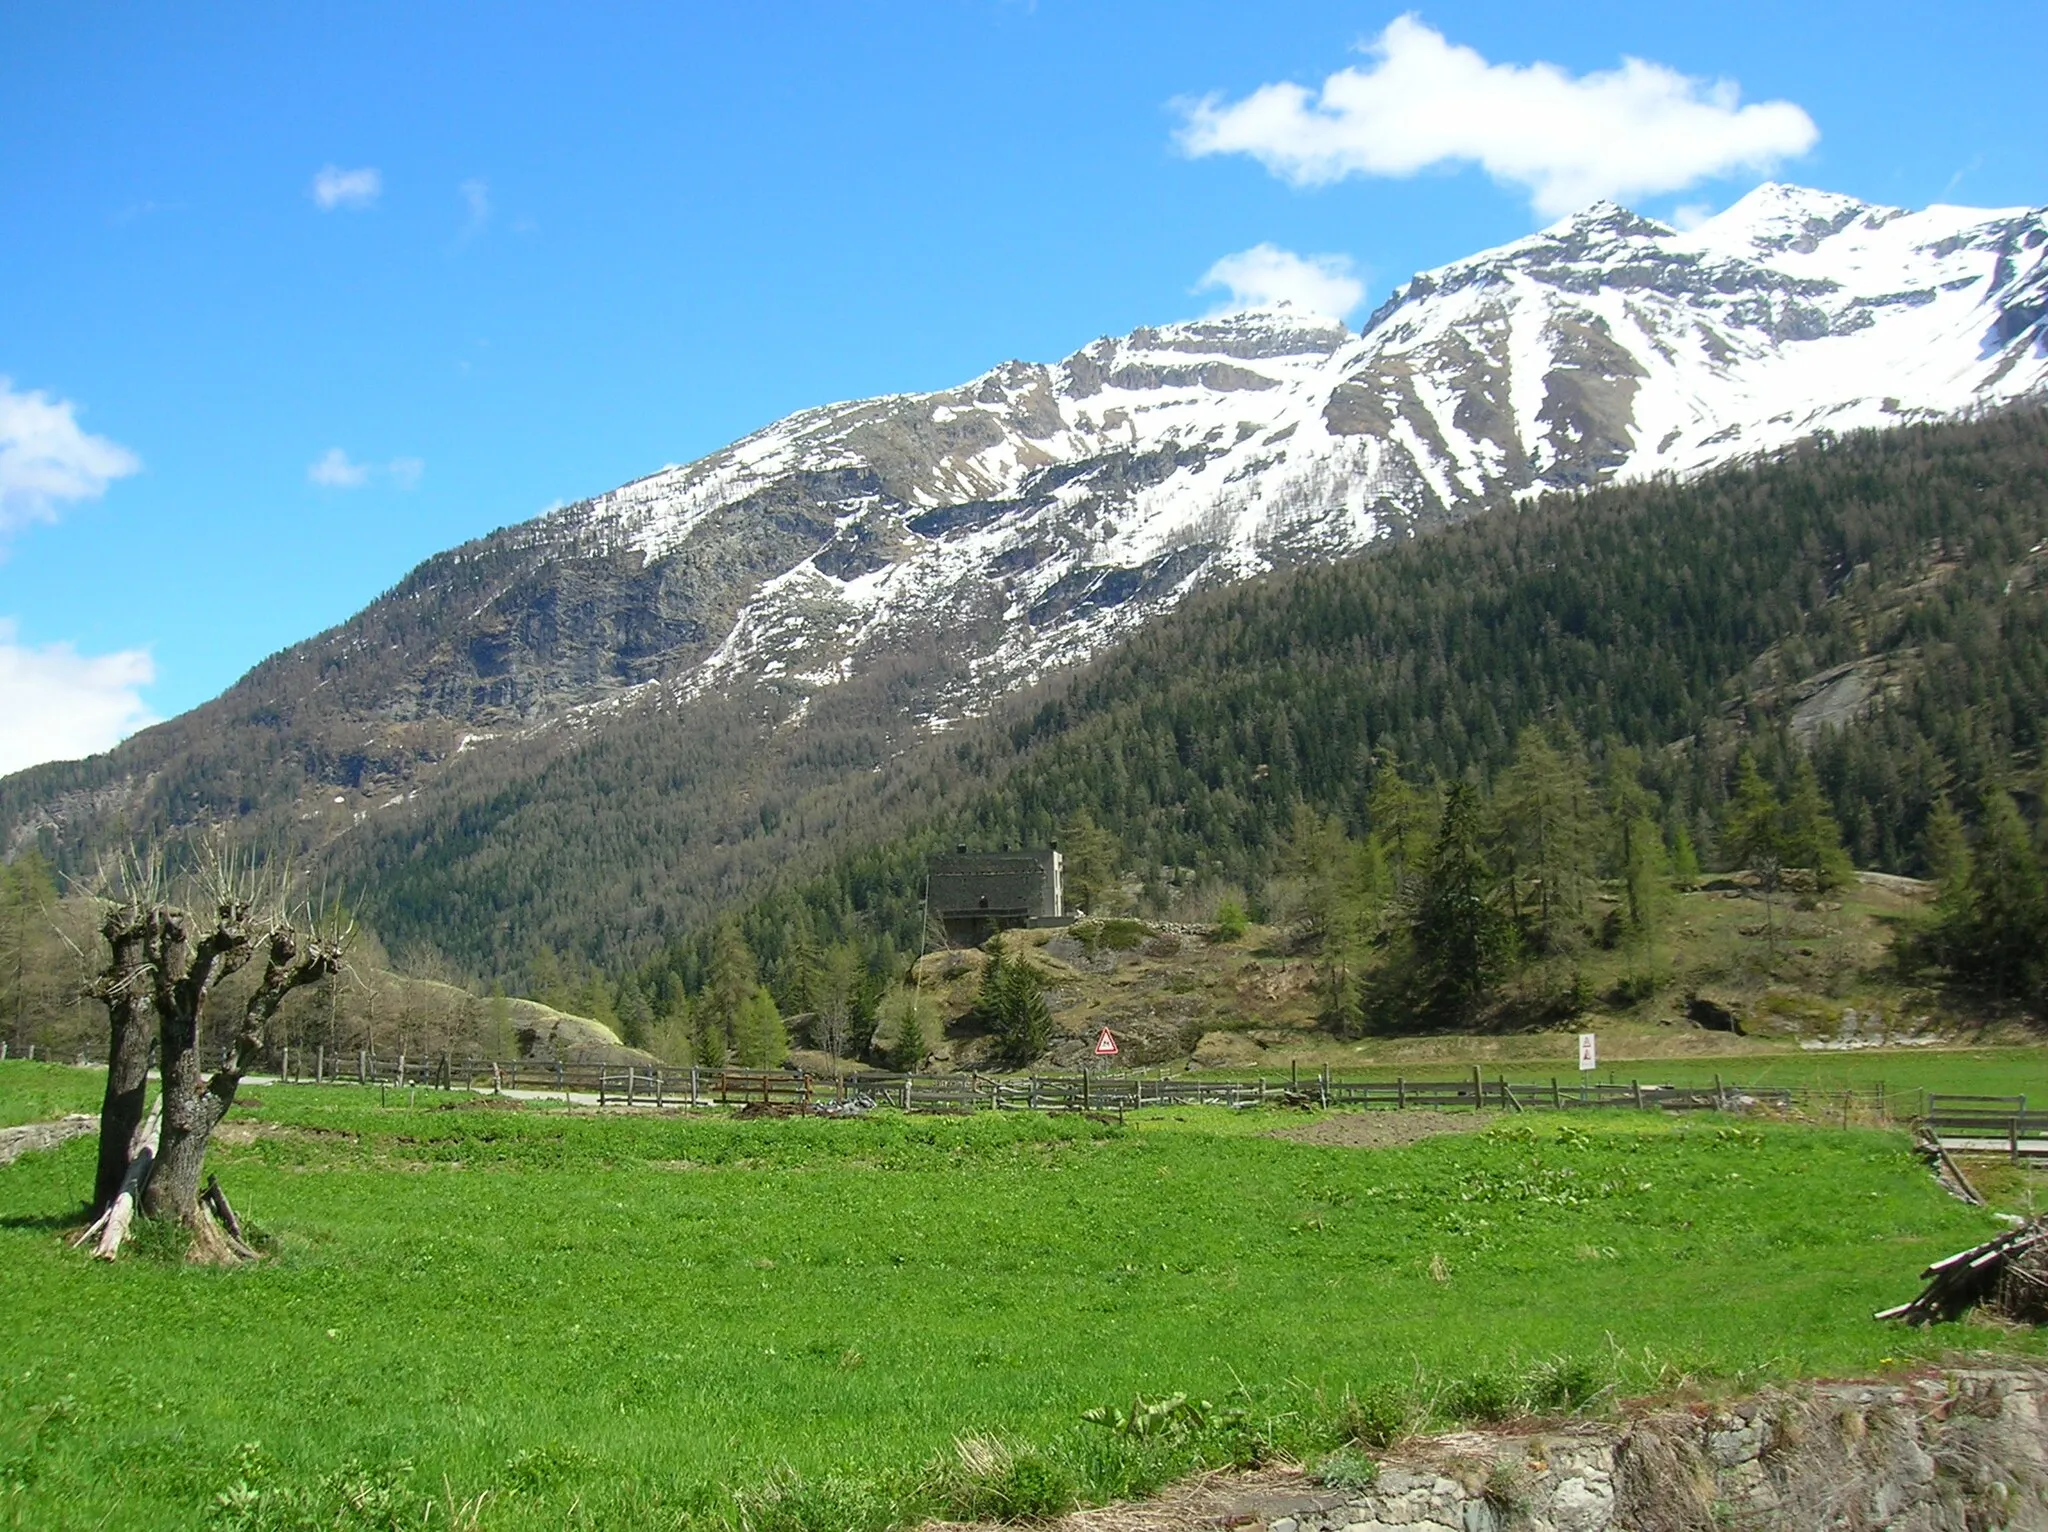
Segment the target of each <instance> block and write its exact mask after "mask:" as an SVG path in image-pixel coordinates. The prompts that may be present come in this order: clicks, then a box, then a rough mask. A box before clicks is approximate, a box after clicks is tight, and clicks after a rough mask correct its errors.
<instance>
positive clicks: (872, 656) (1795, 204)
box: [0, 185, 2048, 841]
mask: <svg viewBox="0 0 2048 1532" xmlns="http://www.w3.org/2000/svg"><path fill="white" fill-rule="evenodd" d="M2044 388H2048V210H2041V209H2036V210H2031V211H2028V210H2009V211H2003V212H1986V211H1982V210H1971V209H1959V208H1945V207H1937V208H1932V209H1928V210H1926V211H1923V212H1917V213H1909V212H1904V211H1901V210H1898V209H1894V208H1882V207H1872V206H1868V205H1865V204H1863V203H1859V202H1855V201H1852V200H1850V199H1848V198H1845V197H1839V196H1834V195H1831V194H1828V193H1823V192H1814V191H1805V190H1801V189H1798V188H1794V187H1786V186H1775V185H1773V186H1765V187H1761V188H1759V189H1758V190H1757V191H1755V192H1753V193H1751V194H1750V195H1749V196H1748V197H1746V198H1744V199H1743V200H1742V201H1741V202H1739V203H1737V204H1736V205H1735V206H1734V207H1732V208H1730V209H1729V210H1728V211H1726V212H1725V213H1723V214H1721V215H1720V216H1719V217H1717V218H1714V219H1712V220H1710V221H1709V222H1707V223H1705V224H1704V225H1702V226H1700V227H1699V228H1696V229H1693V230H1690V231H1688V232H1679V231H1676V230H1674V229H1671V228H1668V227H1666V226H1664V225H1662V224H1659V223H1655V222H1652V221H1650V220H1648V219H1644V218H1641V217H1638V216H1636V215H1635V214H1632V213H1630V212H1627V211H1626V210H1624V209H1622V208H1619V207H1615V206H1612V205H1609V204H1600V205H1597V206H1595V207H1592V208H1589V209H1587V210H1586V211H1584V212H1582V213H1580V214H1577V215H1575V216H1574V217H1571V218H1568V219H1566V220H1564V221H1562V222H1560V223H1558V224H1556V225H1554V226H1552V227H1551V228H1548V229H1545V230H1543V231H1541V232H1540V233H1537V234H1534V235H1531V236H1530V237H1528V238H1526V239H1523V240H1519V241H1516V242H1515V243H1513V244H1510V245H1506V246H1503V247H1501V248H1500V249H1497V250H1491V251H1487V252H1485V253H1483V254H1480V255H1476V256H1474V257H1472V258H1470V259H1468V260H1464V261H1459V262H1457V263H1454V264H1452V265H1450V266H1446V267H1443V268H1441V269H1440V270H1437V271H1433V272H1428V273H1424V274H1422V275H1419V276H1417V277H1415V278H1414V279H1413V280H1411V281H1410V282H1408V283H1407V284H1406V285H1404V286H1403V287H1401V288H1400V289H1399V290H1398V291H1396V292H1395V293H1394V294H1393V295H1392V296H1391V297H1390V298H1389V299H1388V300H1387V302H1386V303H1384V304H1383V305H1382V306H1381V307H1380V309H1379V310H1378V311H1377V312H1376V313H1375V314H1374V315H1373V316H1372V318H1371V319H1370V321H1369V322H1368V323H1367V325H1366V327H1365V329H1364V331H1363V333H1360V334H1352V333H1350V332H1349V331H1347V330H1346V329H1345V328H1344V327H1343V326H1342V325H1341V324H1338V323H1337V322H1335V321H1332V320H1324V319H1319V318H1316V317H1313V316H1309V315H1302V314H1296V313H1293V312H1291V311H1286V310H1279V311H1262V312H1256V313H1246V314H1238V315H1233V316H1229V317H1225V318H1217V319H1209V320H1202V321H1198V322H1194V323H1188V324H1178V325H1168V326H1162V327H1159V328H1148V329H1141V330H1137V331H1135V332H1133V333H1132V334H1130V335H1127V336H1123V337H1121V338H1118V339H1105V340H1100V341H1097V342H1095V343H1094V344H1093V345H1090V346H1088V347H1086V348H1084V349H1083V350H1081V351H1079V352H1076V353H1075V354H1074V355H1072V356H1070V357H1068V358H1067V359H1066V360H1065V361H1063V362H1058V363H1052V364H1036V363H1025V362H1010V363H1006V364H1005V365H1003V366H1001V367H998V368H996V369H994V370H993V371H991V372H988V373H986V374H984V375H983V376H981V377H979V378H976V379H974V380H973V381H971V382H969V383H966V384H964V385H962V386H961V387H959V388H955V389H949V390H945V391H942V392H939V393H933V394H904V395H895V396H890V397H885V398H880V399H870V400H862V401H857V402H853V403H848V404H837V405H830V406H826V407H823V408H819V409H813V410H808V411H805V412H803V413H801V414H798V415H794V416H791V417H790V418H789V419H787V420H783V421H780V422H777V423H776V424H774V425H772V426H769V427H768V428H766V429H765V430H762V431H760V432H758V433H756V434H755V435H753V436H750V437H748V438H746V439H745V440H743V441H741V442H738V443H736V444H734V445H733V446H731V447H729V448H727V449H725V450H724V451H721V452H718V453H714V454H712V455H711V456H709V457H706V458H703V459H701V460H699V461H697V462H694V463H690V464H688V465H685V466H680V467H673V468H667V469H664V470H662V471H661V472H659V473H656V474H653V475H651V476H649V477H647V478H644V479H640V480H638V481H636V482H634V483H631V484H628V485H625V486H624V487H622V488H620V489H616V490H612V491H610V492H608V493H606V494H603V495H600V496H598V497H596V498H595V499H592V500H587V501H583V502H579V503H578V504H575V505H572V506H568V507H566V508H564V509H561V510H558V511H555V512H552V513H550V514H548V515H546V516H543V517H541V518H539V519H537V520H535V521H531V522H527V523H524V524H522V525H520V526H516V527H512V528H510V529H507V530H504V531H501V532H497V533H494V534H492V535H491V536H489V537H485V538H481V539H479V540H477V541H475V542H473V543H470V544H466V545H465V546H463V547H461V548H458V549H455V550H453V551H451V552H448V553H445V554H442V555H439V556H437V557H436V558H433V559H430V560H429V561H427V562H426V563H425V564H423V565H421V566H420V567H419V568H418V569H416V570H415V571H413V572H412V573H411V574H410V575H408V576H407V577H406V578H405V579H404V580H403V581H402V582H401V583H400V584H399V585H398V586H397V587H396V588H395V589H394V590H392V591H391V592H390V593H389V594H388V595H386V596H384V597H383V598H381V599H380V600H378V601H377V602H376V603H374V604H373V605H372V606H371V607H369V608H368V609H366V610H365V611H364V612H363V613H362V614H361V615H359V616H358V617H357V618H355V619H353V620H351V621H350V622H349V623H347V624H345V625H343V626H342V627H340V628H337V629H335V630H333V631H331V632H329V633H326V634H323V635H321V636H319V637H317V638H314V639H311V640H309V641H307V642H306V643H304V644H301V645H299V646H297V647H295V648H293V649H291V650H288V651H286V652H285V653H283V654H281V655H279V656H277V657H275V658H274V659H272V660H269V661H267V662H265V663H264V664H263V665H262V666H259V667H258V668H257V669H256V670H255V671H253V672H251V674H250V675H249V676H248V677H246V678H245V679H244V680H243V681H242V682H240V683H238V684H237V686H236V687H234V688H233V689H232V690H231V691H230V692H229V693H227V694H226V695H225V696H224V697H223V698H221V699H220V700H219V701H217V702H215V703H212V704H209V705H208V706H207V708H205V709H202V710H199V712H197V713H195V714H190V715H186V717H185V718H182V719H178V720H173V721H172V722H171V723H169V724H166V725H162V726H160V727H159V728H158V729H156V730H152V731H149V732H147V733H145V734H143V735H141V736H138V737H137V738H136V739H135V740H132V741H130V742H129V743H128V744H127V745H125V746H123V747H121V749H120V750H118V751H116V752H115V753H114V755H113V756H112V757H111V758H110V759H108V760H106V761H104V762H99V763H94V764H93V765H91V766H90V767H88V768H77V767H65V768H54V769H53V768H38V771H37V772H35V773H29V774H26V775H25V776H23V777H17V778H15V779H13V780H12V781H11V782H10V783H8V784H5V785H4V786H0V835H4V836H7V837H10V838H12V839H14V840H17V841H18V840H19V838H20V837H21V836H23V835H25V834H29V833H33V832H34V831H35V830H37V829H38V828H39V827H46V826H49V825H52V824H60V823H65V822H69V821H71V820H76V819H79V818H81V817H83V818H91V817H95V816H97V817H101V818H104V817H106V816H109V815H119V816H125V817H126V818H127V819H128V821H129V822H130V823H132V824H136V825H141V826H150V825H163V824H174V823H180V822H188V821H190V820H191V819H193V818H200V817H208V816H212V817H219V816H222V815H227V816H234V815H247V814H249V813H251V812H254V811H255V810H256V809H259V808H261V807H262V806H263V805H264V804H266V803H271V804H274V802H275V799H276V796H277V794H278V793H279V792H280V791H285V792H287V793H288V794H289V793H296V794H299V795H300V798H301V801H300V802H299V803H298V804H297V806H296V816H295V817H296V818H298V819H300V820H302V821H305V820H314V821H319V822H321V823H322V824H324V825H325V827H326V829H327V830H328V831H330V832H334V833H339V832H341V831H344V830H346V829H347V828H348V827H349V825H350V824H351V823H352V822H359V821H360V819H361V818H362V817H364V816H365V815H368V814H371V813H374V812H376V811H377V810H378V809H380V808H382V807H388V806H390V805H391V804H395V803H399V802H403V801H405V794H406V793H408V792H411V791H413V790H414V788H415V786H416V785H417V784H418V783H419V782H421V781H423V780H426V775H425V774H427V773H429V771H430V768H434V767H436V766H438V765H441V764H445V763H446V762H448V761H450V760H452V759H453V758H454V757H455V756H456V755H457V754H459V753H461V752H463V751H465V750H468V749H484V750H492V749H502V748H503V747H502V745H500V744H499V742H500V741H502V740H503V739H505V738H506V737H508V736H513V737H522V738H528V739H530V738H532V737H534V736H535V734H536V733H537V732H543V733H544V732H545V731H548V730H550V729H554V728H557V727H559V726H561V725H562V724H564V723H565V722H567V723H568V724H569V725H570V726H571V727H578V728H582V727H596V728H601V727H603V726H604V722H605V719H606V718H607V717H608V716H609V715H610V712H611V710H613V709H616V708H619V707H645V706H688V705H689V704H690V702H691V701H692V699H697V698H703V697H705V696H707V695H731V694H735V693H744V694H747V695H750V696H754V697H758V698H759V699H760V710H761V711H760V717H761V718H762V719H763V721H764V724H766V725H769V726H772V725H775V724H780V723H782V722H785V721H789V720H792V719H795V720H801V719H802V717H803V715H804V711H805V709H806V708H808V707H809V706H810V705H811V703H812V701H813V699H815V698H816V697H817V696H818V695H819V694H820V693H821V692H822V691H824V690H825V689H829V688H831V687H833V686H834V685H835V684H837V683H840V682H843V681H844V680H846V679H847V678H849V677H852V676H855V675H873V674H875V673H877V672H880V671H886V670H888V669H889V667H891V666H903V667H907V668H908V670H910V671H914V672H915V674H914V676H913V677H912V678H910V679H906V681H905V682H904V684H902V685H901V686H898V687H895V688H893V689H892V690H891V691H890V692H889V694H888V697H887V705H888V706H889V707H891V708H893V709H895V710H896V712H897V713H898V714H899V715H900V716H901V718H902V719H903V721H904V723H905V725H906V727H916V726H925V727H940V726H943V725H944V723H946V722H947V721H950V720H952V719H955V718H958V717H961V716H963V715H967V714H972V713H976V712H979V711H981V710H982V709H983V708H984V707H985V706H986V705H987V704H988V702H989V700H990V699H991V698H992V697H994V696H995V695H998V694H1000V693H1001V692H1003V691H1005V690H1007V689H1009V688H1011V687H1013V686H1015V685H1017V684H1018V683H1019V682H1021V681H1024V680H1027V679H1029V678H1031V677H1033V676H1035V675H1038V674H1041V673H1043V672H1045V671H1047V670H1048V669H1050V668H1053V667H1057V666H1060V665H1063V664H1067V663H1070V662H1073V661H1076V660H1079V659H1082V658H1085V657H1086V656H1088V655H1090V654H1092V653H1095V652H1097V651H1098V650H1100V649H1101V648H1102V647H1103V646H1105V645H1106V644H1108V643H1110V642H1112V641H1113V640H1114V639H1116V638H1117V637H1118V636H1120V635H1122V634H1124V633H1126V632H1128V631H1129V630H1130V629H1131V628H1133V627H1134V626H1135V625H1137V624H1138V623H1140V622H1142V621H1144V620H1145V619H1146V618H1147V617H1149V616H1152V615H1154V614H1156V613H1158V612H1159V611H1161V610H1163V609H1165V608H1167V607H1169V606H1171V605H1172V604H1173V603H1174V602H1176V601H1178V600H1179V599H1180V598H1181V597H1182V596H1183V595H1185V594H1186V593H1187V592H1188V591H1189V590H1191V589H1193V588H1194V587H1195V586H1197V585H1199V584H1202V583H1204V582H1209V581H1216V580H1223V579H1230V578H1234V577H1239V576H1243V575H1247V574H1251V573H1254V572H1257V571H1260V570H1263V569H1267V568H1271V567H1274V566H1277V565H1284V564H1287V563H1290V562H1295V561H1300V560H1312V559H1326V558H1330V557H1334V556H1337V555H1341V554H1345V553H1349V552H1353V551H1356V550H1358V549H1360V548H1363V547H1365V546H1367V545H1369V544H1370V543H1372V542H1373V541H1374V540H1375V539H1379V538H1385V537H1390V536H1399V535H1405V534H1407V533H1410V532H1412V531H1414V530H1416V529H1419V528H1426V527H1428V526H1430V525H1432V524H1435V523H1438V522H1442V521H1445V520H1447V519H1452V518H1457V517H1461V516H1464V515H1468V514H1470V513H1471V512H1473V511H1474V510H1476V509H1479V508H1481V507H1483V506H1486V505H1489V504H1494V503H1498V502H1500V501H1502V500H1505V499H1509V498H1511V497H1514V496H1518V495H1524V494H1528V493H1532V492H1537V491H1542V490H1553V489H1554V490H1570V489H1574V488H1577V487H1580V486H1585V485H1591V484H1598V483H1602V482H1606V481H1609V480H1612V479H1615V478H1618V477H1627V476H1640V475H1646V474H1651V473H1657V472H1667V471H1668V472H1677V473H1686V472H1691V471H1694V470H1698V469H1701V468H1703V467H1706V466H1709V465H1712V464H1715V463H1719V462H1722V461H1726V460H1728V459H1731V458H1735V457H1740V456H1743V455H1747V454H1752V453H1756V452H1759V451H1764V450H1768V449H1771V448H1774V447H1777V446H1780V445H1783V444H1786V443H1789V442H1791V441H1794V440H1796V439H1798V438H1801V437H1804V436H1808V435H1811V434H1812V433H1814V432H1817V431H1824V430H1825V431H1842V430H1846V429H1850V428H1856V427H1866V426H1880V425H1885V424H1890V423H1895V422H1900V421H1908V420H1916V419H1928V418H1934V417H1941V416H1947V415H1953V414H1956V413H1959V412H1964V411H1968V410H1972V409H1978V408H1983V407H1987V406H1993V405H1996V404H1999V403H2001V402H2004V401H2008V400H2012V399H2016V398H2021V397H2026V396H2029V395H2036V394H2040V393H2041V392H2042V391H2043V390H2044ZM280 783H284V784H286V785H285V787H284V788H282V789H281V788H280V787H279V784H280ZM332 788H340V789H344V790H345V792H344V793H343V794H341V795H339V796H336V795H334V794H332V793H329V789H332ZM322 794H327V796H322ZM348 794H356V795H360V796H359V797H351V796H348ZM394 794H395V795H396V796H393V795H394ZM330 797H331V798H332V801H331V802H330V801H329V799H330ZM337 806H338V807H337Z"/></svg>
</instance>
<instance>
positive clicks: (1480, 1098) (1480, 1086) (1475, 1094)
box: [1472, 1064, 1486, 1112]
mask: <svg viewBox="0 0 2048 1532" xmlns="http://www.w3.org/2000/svg"><path fill="white" fill-rule="evenodd" d="M1485 1106H1486V1085H1485V1082H1484V1081H1482V1080H1481V1079H1480V1077H1479V1066H1478V1065H1477V1064H1474V1065H1473V1066H1472V1110H1473V1111H1475V1112H1477V1111H1480V1110H1482V1109H1483V1108H1484V1107H1485Z"/></svg>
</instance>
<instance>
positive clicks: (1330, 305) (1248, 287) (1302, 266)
mask: <svg viewBox="0 0 2048 1532" xmlns="http://www.w3.org/2000/svg"><path fill="white" fill-rule="evenodd" d="M1212 287H1221V288H1224V289H1226V290H1227V291H1228V293H1229V294H1230V296H1229V298H1228V299H1226V300H1225V301H1224V302H1223V303H1222V304H1221V305H1219V307H1218V309H1217V312H1218V313H1230V312H1234V311H1236V310H1238V309H1262V308H1272V307H1274V306H1276V305H1278V304H1283V303H1285V304H1291V305H1293V306H1294V307H1295V308H1298V309H1306V310H1308V311H1309V312H1310V313H1312V314H1328V315H1329V316H1331V317H1332V318H1333V319H1342V318H1343V317H1344V316H1345V315H1346V314H1348V313H1350V312H1351V311H1352V310H1353V309H1355V308H1357V307H1358V305H1359V303H1360V301H1361V300H1363V299H1364V297H1365V283H1363V282H1362V281H1360V280H1359V279H1358V277H1357V276H1356V275H1355V274H1354V273H1353V271H1352V269H1351V258H1350V257H1349V256H1343V255H1296V254H1295V253H1294V252H1293V251H1292V250H1282V249H1281V248H1280V247H1279V246H1278V245H1266V244H1260V245H1253V246H1252V247H1251V249H1249V250H1240V251H1238V252H1237V254H1235V255H1226V256H1224V257H1223V259H1222V260H1220V261H1218V262H1217V263H1216V264H1215V265H1213V266H1211V267H1210V268H1209V269H1208V271H1207V272H1205V273H1204V274H1203V276H1202V280H1201V281H1200V282H1199V283H1198V284H1197V285H1196V288H1195V291H1197V292H1206V291H1207V290H1208V289H1210V288H1212Z"/></svg>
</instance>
